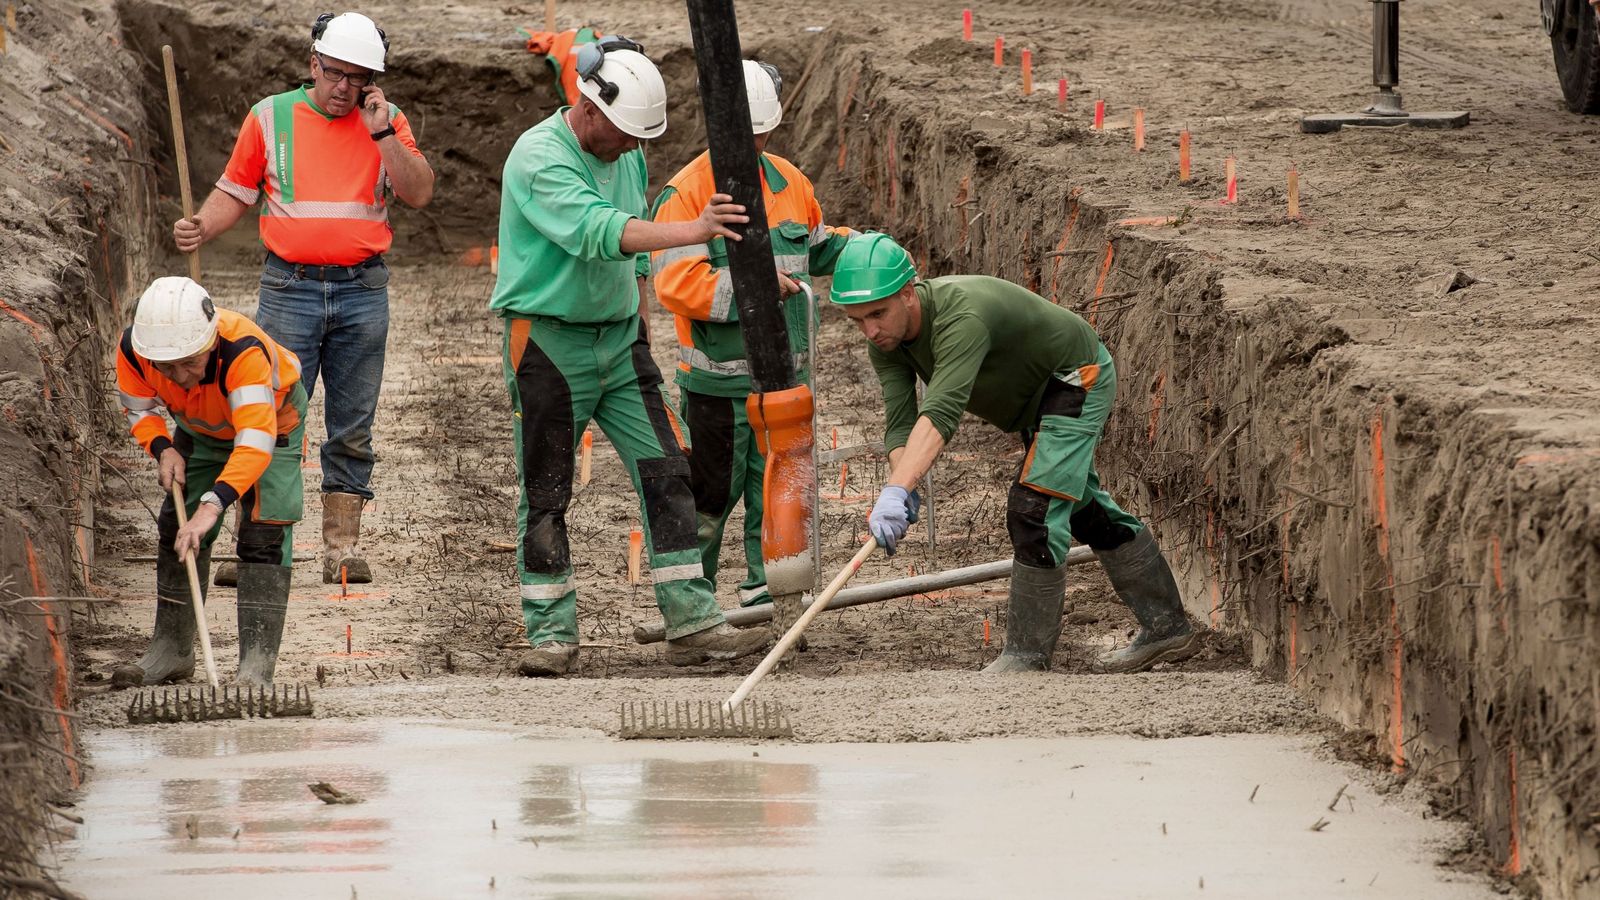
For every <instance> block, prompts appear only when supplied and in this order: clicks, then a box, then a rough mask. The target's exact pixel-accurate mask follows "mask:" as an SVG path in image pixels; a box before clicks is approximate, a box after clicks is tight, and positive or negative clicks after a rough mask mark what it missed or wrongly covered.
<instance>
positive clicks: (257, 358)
mask: <svg viewBox="0 0 1600 900" xmlns="http://www.w3.org/2000/svg"><path fill="white" fill-rule="evenodd" d="M299 381H300V360H299V359H298V358H296V357H295V355H294V354H293V353H291V352H289V351H288V350H286V349H284V348H283V347H280V346H278V345H277V344H276V343H274V342H273V340H272V338H270V337H267V334H266V332H264V331H262V330H261V329H260V328H259V327H257V326H256V323H254V322H252V321H250V320H249V319H248V318H246V317H245V316H242V315H240V314H239V313H236V312H233V311H232V310H226V309H219V310H217V342H216V343H215V344H214V345H213V346H212V348H211V357H210V359H209V360H208V361H207V363H206V373H205V375H204V376H203V377H202V378H201V380H200V384H199V385H198V386H196V387H195V388H194V389H193V390H188V391H186V390H184V389H183V388H181V387H178V385H177V384H176V383H174V382H173V381H172V380H171V379H169V378H167V377H166V376H165V375H162V374H161V373H160V372H158V371H156V367H155V365H154V364H152V363H151V362H150V360H148V359H145V358H144V357H142V356H140V355H139V354H137V353H135V352H134V350H133V329H132V328H131V327H130V328H128V329H126V330H124V331H123V332H122V343H121V348H120V349H119V351H118V352H117V391H118V392H119V393H120V394H121V395H122V409H123V412H125V413H127V415H128V427H129V430H131V431H132V432H133V437H134V440H136V441H138V442H139V446H141V447H143V448H144V449H145V451H146V452H148V453H149V454H150V455H151V456H154V457H155V458H156V459H160V458H161V451H163V450H165V449H167V448H168V447H171V446H172V435H171V433H170V432H169V431H167V422H166V420H165V419H163V418H162V417H161V410H162V408H163V407H165V408H166V411H167V412H169V413H171V415H172V418H173V420H174V421H176V422H177V423H178V427H179V428H182V429H183V430H184V431H187V432H189V433H190V434H192V435H196V436H200V437H206V438H212V439H214V440H218V441H232V442H233V453H232V455H230V456H229V457H228V462H227V465H225V466H223V467H222V474H221V475H220V476H218V478H217V484H216V487H214V488H213V489H212V490H214V491H216V493H217V497H219V498H220V499H221V500H222V503H223V506H224V508H226V507H227V506H229V505H231V504H232V503H233V502H234V501H235V500H238V499H239V497H240V496H242V495H243V494H244V493H245V492H246V491H248V490H250V488H251V486H252V485H254V484H255V483H256V480H257V479H258V478H260V477H261V473H262V472H265V471H266V470H267V465H268V464H269V463H271V462H272V449H273V448H274V447H275V446H277V443H278V436H279V435H286V434H288V433H289V432H290V431H292V430H293V429H294V427H295V426H296V425H298V424H299V423H300V413H299V411H298V410H297V409H295V406H294V404H293V403H290V402H289V394H290V392H291V391H293V390H294V386H295V385H296V384H297V383H299Z"/></svg>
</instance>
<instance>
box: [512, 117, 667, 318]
mask: <svg viewBox="0 0 1600 900" xmlns="http://www.w3.org/2000/svg"><path fill="white" fill-rule="evenodd" d="M568 109H571V107H566V106H564V107H562V108H561V109H559V110H557V111H556V113H555V114H554V115H552V116H550V117H549V118H547V119H545V120H544V121H543V122H540V123H539V124H537V125H535V126H533V127H532V128H530V129H528V130H527V131H525V132H523V133H522V137H520V138H518V139H517V143H516V145H515V146H513V147H512V148H511V155H510V156H508V157H506V165H505V171H504V173H503V177H502V180H501V187H500V274H499V276H498V277H497V278H496V279H495V283H494V294H493V295H492V296H491V297H490V299H489V308H490V309H492V310H494V311H495V312H497V313H499V314H500V315H502V316H506V315H510V316H549V317H551V318H556V319H561V320H563V321H567V322H620V321H622V320H624V319H626V318H628V317H629V316H631V315H633V314H634V313H635V312H637V311H638V309H639V286H638V282H637V281H636V280H635V279H637V278H639V277H641V276H643V275H645V274H647V273H648V272H649V271H650V263H649V257H648V256H647V255H646V254H634V253H623V252H622V229H623V226H625V225H627V224H628V220H629V219H633V218H643V217H645V215H646V213H647V211H648V207H647V206H646V204H645V185H646V184H647V182H648V180H649V179H648V176H647V175H646V173H645V164H644V153H643V152H642V151H639V150H631V151H629V152H627V153H624V154H622V156H621V157H620V158H619V159H617V161H616V162H610V163H608V162H603V161H601V160H600V159H599V158H598V157H595V156H592V155H590V154H588V153H585V152H584V151H583V150H582V149H581V148H580V147H579V146H578V139H577V138H576V137H575V136H574V135H573V134H572V131H571V129H569V128H568V127H567V125H566V123H565V122H564V121H563V120H562V116H564V115H565V114H566V111H567V110H568Z"/></svg>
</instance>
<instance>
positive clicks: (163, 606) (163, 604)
mask: <svg viewBox="0 0 1600 900" xmlns="http://www.w3.org/2000/svg"><path fill="white" fill-rule="evenodd" d="M195 566H196V569H197V570H198V572H199V575H200V590H201V596H202V597H204V592H205V584H206V575H207V574H208V571H209V569H210V567H211V554H210V552H206V553H202V554H200V556H199V558H198V559H196V560H195ZM202 602H203V601H202ZM195 633H196V626H195V620H194V610H193V609H191V608H190V605H189V572H188V567H186V566H185V565H184V564H183V562H182V561H181V560H179V559H178V557H177V555H176V554H174V553H173V552H172V551H170V550H168V551H166V552H164V553H161V554H160V555H159V556H157V557H156V627H155V634H154V636H153V637H152V638H151V639H150V647H149V649H147V650H145V652H144V656H142V657H140V659H139V661H138V662H136V663H129V664H127V665H121V666H118V667H116V669H114V670H112V672H111V686H112V687H113V688H129V687H140V686H142V685H147V684H167V683H170V682H173V681H182V680H184V679H186V678H188V677H189V676H191V675H193V674H194V638H195Z"/></svg>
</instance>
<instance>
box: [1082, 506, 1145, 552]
mask: <svg viewBox="0 0 1600 900" xmlns="http://www.w3.org/2000/svg"><path fill="white" fill-rule="evenodd" d="M1068 524H1069V525H1070V526H1071V528H1072V538H1073V540H1076V541H1077V542H1079V543H1081V544H1088V545H1089V547H1090V549H1093V550H1115V549H1117V548H1118V547H1121V546H1122V545H1123V544H1126V543H1127V542H1129V541H1131V540H1133V539H1134V537H1136V536H1137V535H1138V532H1137V531H1134V530H1133V529H1132V528H1129V527H1128V526H1126V525H1123V524H1121V523H1119V522H1113V521H1112V520H1111V516H1109V515H1107V514H1106V511H1105V508H1104V507H1102V506H1101V505H1100V504H1098V503H1094V502H1090V503H1088V504H1086V505H1085V506H1084V507H1083V509H1080V510H1078V511H1077V512H1075V513H1073V514H1072V519H1071V520H1070V521H1069V522H1068Z"/></svg>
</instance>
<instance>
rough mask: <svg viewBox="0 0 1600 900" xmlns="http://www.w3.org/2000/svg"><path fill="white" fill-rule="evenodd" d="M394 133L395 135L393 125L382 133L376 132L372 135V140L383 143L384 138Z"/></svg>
mask: <svg viewBox="0 0 1600 900" xmlns="http://www.w3.org/2000/svg"><path fill="white" fill-rule="evenodd" d="M394 133H395V132H394V125H392V124H391V125H390V126H389V127H387V128H385V129H384V130H382V131H374V132H373V133H372V139H373V140H375V141H381V140H383V139H384V138H386V137H388V136H389V135H391V134H394Z"/></svg>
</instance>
